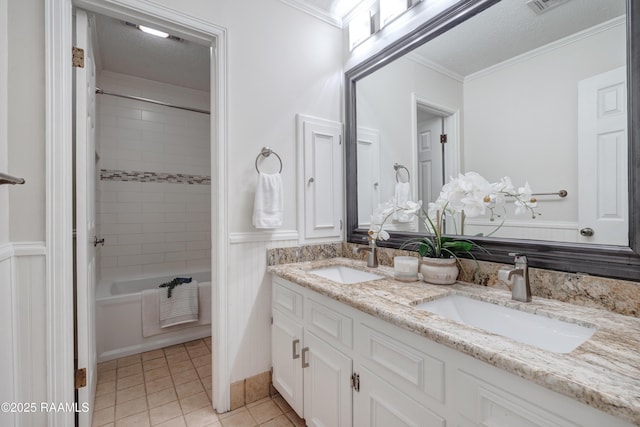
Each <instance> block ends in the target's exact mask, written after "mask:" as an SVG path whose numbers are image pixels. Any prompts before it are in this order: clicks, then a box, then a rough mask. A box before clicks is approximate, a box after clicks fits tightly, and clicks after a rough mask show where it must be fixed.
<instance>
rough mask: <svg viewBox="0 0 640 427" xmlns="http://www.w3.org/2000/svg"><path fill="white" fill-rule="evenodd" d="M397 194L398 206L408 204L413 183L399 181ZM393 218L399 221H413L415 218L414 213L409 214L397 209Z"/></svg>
mask: <svg viewBox="0 0 640 427" xmlns="http://www.w3.org/2000/svg"><path fill="white" fill-rule="evenodd" d="M395 196H396V204H397V205H398V206H401V207H404V206H406V205H407V202H408V201H409V200H411V184H409V183H408V182H397V183H396V194H395ZM393 219H395V220H396V221H398V222H411V221H412V220H413V215H409V214H407V213H406V212H403V211H397V212H395V214H394V215H393Z"/></svg>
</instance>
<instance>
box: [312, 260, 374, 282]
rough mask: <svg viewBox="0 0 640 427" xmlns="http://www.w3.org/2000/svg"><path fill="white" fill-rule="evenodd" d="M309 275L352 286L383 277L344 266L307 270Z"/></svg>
mask: <svg viewBox="0 0 640 427" xmlns="http://www.w3.org/2000/svg"><path fill="white" fill-rule="evenodd" d="M309 273H311V274H315V275H317V276H321V277H324V278H325V279H329V280H331V281H332V282H336V283H342V284H343V285H353V284H354V283H361V282H368V281H370V280H378V279H382V278H383V277H384V276H378V275H377V274H373V273H368V272H366V271H361V270H356V269H355V268H350V267H345V266H344V265H333V266H330V267H322V268H316V269H313V270H309Z"/></svg>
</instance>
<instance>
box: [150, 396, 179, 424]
mask: <svg viewBox="0 0 640 427" xmlns="http://www.w3.org/2000/svg"><path fill="white" fill-rule="evenodd" d="M177 417H182V409H181V408H180V404H179V403H178V401H177V400H176V401H174V402H171V403H166V404H164V405H162V406H158V407H157V408H153V409H151V410H149V419H150V420H151V425H153V426H155V425H156V424H160V423H163V422H165V421H169V420H171V419H173V418H177Z"/></svg>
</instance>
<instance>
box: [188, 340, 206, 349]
mask: <svg viewBox="0 0 640 427" xmlns="http://www.w3.org/2000/svg"><path fill="white" fill-rule="evenodd" d="M202 344H204V342H203V341H202V340H201V339H197V340H193V341H188V342H186V343H184V346H185V347H186V348H187V349H189V348H192V347H198V346H200V345H202Z"/></svg>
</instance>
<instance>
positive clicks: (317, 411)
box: [302, 330, 353, 427]
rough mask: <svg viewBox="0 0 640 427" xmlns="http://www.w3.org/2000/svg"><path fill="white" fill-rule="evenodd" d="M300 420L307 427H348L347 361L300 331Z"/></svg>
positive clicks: (348, 361) (327, 346)
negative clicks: (302, 384)
mask: <svg viewBox="0 0 640 427" xmlns="http://www.w3.org/2000/svg"><path fill="white" fill-rule="evenodd" d="M304 345H305V347H304V351H303V354H302V362H303V363H307V364H308V366H307V365H303V367H304V369H303V370H304V419H305V421H306V423H307V426H309V427H349V426H351V425H352V402H353V400H352V396H351V373H352V370H351V365H352V363H351V359H350V358H349V357H347V356H345V355H344V354H342V353H340V352H339V351H338V350H336V349H335V348H333V347H332V346H330V345H329V344H327V343H325V342H324V341H323V340H321V339H320V338H318V337H317V336H315V335H314V334H313V333H312V332H309V331H307V330H305V331H304Z"/></svg>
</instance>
